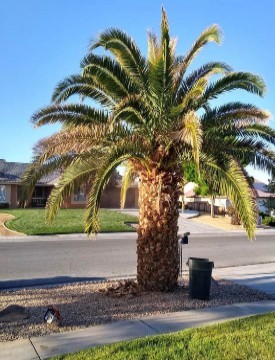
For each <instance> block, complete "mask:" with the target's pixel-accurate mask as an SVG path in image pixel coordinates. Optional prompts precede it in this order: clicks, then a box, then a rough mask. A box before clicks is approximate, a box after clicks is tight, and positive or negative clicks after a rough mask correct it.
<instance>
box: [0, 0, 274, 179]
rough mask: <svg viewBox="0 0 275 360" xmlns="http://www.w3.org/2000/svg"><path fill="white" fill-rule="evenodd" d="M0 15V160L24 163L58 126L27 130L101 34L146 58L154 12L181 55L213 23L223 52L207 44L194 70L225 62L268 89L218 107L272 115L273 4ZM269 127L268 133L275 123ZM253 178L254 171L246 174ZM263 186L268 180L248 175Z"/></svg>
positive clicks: (140, 3)
mask: <svg viewBox="0 0 275 360" xmlns="http://www.w3.org/2000/svg"><path fill="white" fill-rule="evenodd" d="M0 3H1V13H0V54H1V55H0V69H1V70H0V71H1V97H0V99H1V113H0V134H1V142H0V158H2V159H6V160H7V161H20V162H21V161H22V162H29V161H30V160H31V157H32V148H33V146H34V144H35V143H36V141H37V140H39V139H41V138H42V137H45V136H48V135H50V134H52V133H53V132H55V131H57V129H58V127H57V126H47V127H44V128H41V129H34V128H33V126H32V124H31V122H30V117H31V115H32V114H33V113H34V112H35V111H36V110H38V109H39V108H40V107H42V106H44V105H47V104H49V102H50V98H51V94H52V91H53V89H54V87H55V85H56V84H57V83H58V82H59V81H60V80H62V79H63V78H64V77H66V76H68V75H70V74H73V73H77V72H78V71H79V63H80V60H81V59H82V58H83V56H84V55H85V54H86V52H87V49H88V44H89V42H90V40H91V39H92V38H94V37H95V36H96V35H97V34H98V33H99V32H100V31H102V30H104V29H106V28H108V27H119V28H121V29H123V30H125V31H127V32H128V33H129V34H130V35H132V36H133V37H134V39H135V40H136V42H137V44H138V45H139V46H140V48H141V50H142V51H143V53H144V54H146V51H147V50H146V47H147V42H146V31H147V30H154V31H156V32H158V31H159V24H160V14H161V6H162V5H164V7H165V9H166V11H167V13H168V18H169V23H170V29H171V34H172V35H174V36H176V37H178V46H177V53H178V54H184V53H185V52H186V51H187V50H188V49H189V47H190V45H191V44H192V43H193V41H194V40H195V39H196V37H197V36H198V35H199V34H200V33H201V32H202V30H203V29H204V28H206V27H207V26H209V25H211V24H213V23H217V24H219V25H220V27H221V28H222V31H223V37H224V41H223V45H222V46H217V45H214V44H210V45H209V46H207V47H206V48H205V49H204V51H203V52H202V53H201V54H200V55H199V56H198V58H197V60H196V62H195V65H198V66H199V65H201V64H203V63H204V62H207V61H213V60H219V61H224V62H227V63H228V64H229V65H231V66H232V67H233V68H234V69H235V70H246V71H251V72H254V73H256V74H260V75H261V76H262V77H263V78H264V80H265V81H266V84H267V87H268V93H267V95H266V96H265V97H264V98H263V99H261V98H258V97H256V96H254V95H249V94H248V95H247V94H246V93H245V92H238V93H232V94H230V96H229V97H227V98H223V99H222V100H223V101H228V100H232V99H235V100H242V101H244V102H247V101H248V102H252V103H254V104H256V105H258V106H260V107H262V108H264V109H268V110H269V111H270V112H271V113H272V114H275V71H274V65H273V64H274V54H275V42H274V34H275V21H274V18H275V1H274V0H261V1H260V0H209V1H205V0H193V1H187V0H169V1H168V0H162V1H159V0H147V1H145V0H136V1H129V0H128V1H127V0H113V1H105V2H103V1H102V0H101V1H99V0H90V1H89V0H9V1H4V0H1V2H0ZM270 125H271V126H272V127H273V128H274V127H275V122H274V120H272V121H271V122H270ZM250 172H251V173H253V170H252V171H250ZM254 175H255V176H256V177H258V178H259V177H260V179H262V180H265V181H266V180H267V178H268V176H267V175H263V174H258V173H255V174H254Z"/></svg>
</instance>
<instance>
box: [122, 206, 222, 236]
mask: <svg viewBox="0 0 275 360" xmlns="http://www.w3.org/2000/svg"><path fill="white" fill-rule="evenodd" d="M118 211H120V212H122V213H125V214H129V215H133V216H138V209H125V210H118ZM198 215H199V213H198V212H197V211H190V210H189V211H184V212H183V213H182V212H180V214H179V220H178V226H179V231H178V232H179V233H180V234H181V233H185V232H187V231H189V232H190V233H191V234H213V233H215V234H218V233H221V232H223V231H224V230H221V229H218V228H216V227H214V226H211V225H207V224H203V223H199V222H194V221H192V220H190V219H192V218H193V217H196V216H198ZM225 231H226V230H225Z"/></svg>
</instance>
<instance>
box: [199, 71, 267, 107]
mask: <svg viewBox="0 0 275 360" xmlns="http://www.w3.org/2000/svg"><path fill="white" fill-rule="evenodd" d="M236 89H243V90H246V91H248V92H250V93H252V94H256V95H258V96H263V95H264V93H265V91H266V85H265V83H264V81H263V79H262V78H261V77H260V76H258V75H254V74H251V73H248V72H231V73H229V74H227V75H225V76H224V77H223V78H221V79H219V80H217V81H216V82H214V83H212V84H210V85H209V86H208V87H207V88H206V89H205V93H204V96H203V102H207V101H209V100H211V99H216V98H217V97H218V95H221V94H223V93H224V92H228V91H232V90H236Z"/></svg>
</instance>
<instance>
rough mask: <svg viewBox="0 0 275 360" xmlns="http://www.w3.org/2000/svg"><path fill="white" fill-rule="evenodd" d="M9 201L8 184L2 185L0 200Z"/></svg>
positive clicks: (0, 186)
mask: <svg viewBox="0 0 275 360" xmlns="http://www.w3.org/2000/svg"><path fill="white" fill-rule="evenodd" d="M6 201H7V193H6V186H5V185H0V202H6Z"/></svg>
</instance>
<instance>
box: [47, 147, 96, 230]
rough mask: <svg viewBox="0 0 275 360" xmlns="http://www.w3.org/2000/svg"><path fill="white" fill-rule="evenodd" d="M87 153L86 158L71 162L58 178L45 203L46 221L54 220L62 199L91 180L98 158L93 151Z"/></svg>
mask: <svg viewBox="0 0 275 360" xmlns="http://www.w3.org/2000/svg"><path fill="white" fill-rule="evenodd" d="M89 155H90V156H89V157H88V158H87V157H86V158H85V159H83V158H78V159H77V160H76V161H74V162H72V163H71V164H70V166H68V167H67V168H66V170H65V171H64V173H63V174H62V176H61V177H60V179H59V180H58V183H57V184H56V185H55V187H54V189H53V190H52V192H51V194H50V196H49V198H48V201H47V205H46V220H47V222H48V223H51V222H52V221H53V220H54V218H55V217H56V215H57V212H58V210H59V209H60V207H61V206H62V204H63V202H64V200H66V199H67V198H68V197H69V196H71V195H72V194H73V193H74V191H75V190H76V189H77V188H78V187H79V186H80V185H83V184H87V183H88V182H91V181H92V179H93V177H94V174H95V171H96V169H97V168H98V158H97V157H95V154H93V153H90V154H89Z"/></svg>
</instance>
